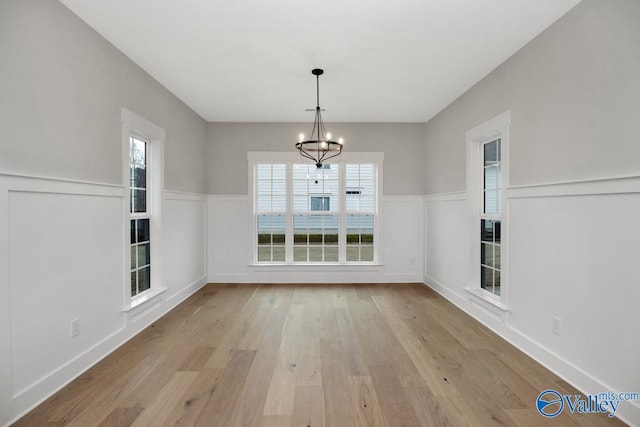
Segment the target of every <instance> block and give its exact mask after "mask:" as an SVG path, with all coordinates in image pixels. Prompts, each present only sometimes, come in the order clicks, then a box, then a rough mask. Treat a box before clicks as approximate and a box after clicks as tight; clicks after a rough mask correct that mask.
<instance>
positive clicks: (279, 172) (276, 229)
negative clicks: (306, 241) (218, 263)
mask: <svg viewBox="0 0 640 427" xmlns="http://www.w3.org/2000/svg"><path fill="white" fill-rule="evenodd" d="M256 180H257V182H256V188H257V198H258V205H257V209H256V211H257V230H258V262H284V261H285V256H286V255H285V232H286V218H285V217H286V212H287V210H286V194H287V193H286V184H287V182H286V165H285V164H263V165H258V167H257V170H256Z"/></svg>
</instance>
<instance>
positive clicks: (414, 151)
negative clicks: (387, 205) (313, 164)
mask: <svg viewBox="0 0 640 427" xmlns="http://www.w3.org/2000/svg"><path fill="white" fill-rule="evenodd" d="M309 120H310V121H309V122H308V123H209V125H208V132H207V155H206V158H207V192H208V193H209V194H247V192H248V185H247V179H248V178H247V177H248V171H247V152H249V151H294V145H295V143H296V142H297V140H298V139H297V138H298V135H299V134H300V133H304V134H307V135H308V134H309V132H310V131H311V124H312V123H311V120H313V116H312V115H311V116H309ZM326 128H327V130H328V131H330V132H331V133H332V134H333V135H334V137H335V138H338V137H340V136H342V137H343V138H344V140H345V143H344V150H345V151H353V152H358V151H376V152H384V174H383V176H384V183H383V184H384V192H385V194H402V195H411V194H424V164H423V159H424V150H425V146H424V124H422V123H332V124H326ZM301 159H302V158H301ZM303 161H306V160H303Z"/></svg>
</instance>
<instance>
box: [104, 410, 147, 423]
mask: <svg viewBox="0 0 640 427" xmlns="http://www.w3.org/2000/svg"><path fill="white" fill-rule="evenodd" d="M142 411H144V408H137V407H134V408H116V409H114V410H113V411H111V413H110V414H109V415H108V416H107V418H105V419H104V420H103V421H102V422H101V423H100V424H99V425H98V427H120V426H122V427H124V426H130V425H132V424H133V422H134V421H135V420H136V418H138V416H139V415H140V413H141V412H142Z"/></svg>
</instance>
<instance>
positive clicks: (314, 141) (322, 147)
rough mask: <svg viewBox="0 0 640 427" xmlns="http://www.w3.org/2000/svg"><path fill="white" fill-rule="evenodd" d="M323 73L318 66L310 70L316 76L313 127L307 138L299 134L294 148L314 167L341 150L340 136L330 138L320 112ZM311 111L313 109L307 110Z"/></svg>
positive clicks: (320, 165) (341, 141)
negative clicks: (311, 162)
mask: <svg viewBox="0 0 640 427" xmlns="http://www.w3.org/2000/svg"><path fill="white" fill-rule="evenodd" d="M323 73H324V71H323V70H321V69H320V68H315V69H313V70H311V74H313V75H314V76H316V109H315V111H316V118H315V120H314V121H313V129H312V130H311V136H310V137H309V139H307V140H305V139H304V134H300V138H299V141H298V142H297V143H296V149H297V150H298V151H300V155H301V156H303V157H306V158H307V159H309V160H311V161H313V162H314V163H315V164H316V167H317V168H318V169H320V168H321V167H322V162H324V161H325V160H329V159H331V158H332V157H336V156H337V155H339V154H340V153H341V152H342V143H343V140H342V138H339V139H338V141H337V142H336V141H332V140H331V134H330V133H327V132H326V130H325V128H324V122H323V121H322V114H321V113H320V111H321V110H320V76H321V75H322V74H323ZM308 111H313V110H308Z"/></svg>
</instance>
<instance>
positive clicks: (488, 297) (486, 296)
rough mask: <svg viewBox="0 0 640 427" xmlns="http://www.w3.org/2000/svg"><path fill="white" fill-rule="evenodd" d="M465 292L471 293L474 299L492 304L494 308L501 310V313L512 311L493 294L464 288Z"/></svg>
mask: <svg viewBox="0 0 640 427" xmlns="http://www.w3.org/2000/svg"><path fill="white" fill-rule="evenodd" d="M464 290H465V291H467V292H469V293H470V294H471V295H473V296H474V297H476V298H478V299H480V300H482V301H484V302H486V303H488V304H491V305H492V306H493V307H496V308H498V309H500V310H501V311H504V312H507V311H510V309H509V307H508V306H506V305H505V304H503V303H502V302H501V301H500V300H498V299H497V298H496V297H495V296H494V295H493V294H491V293H489V292H487V291H484V290H482V289H478V288H464Z"/></svg>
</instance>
